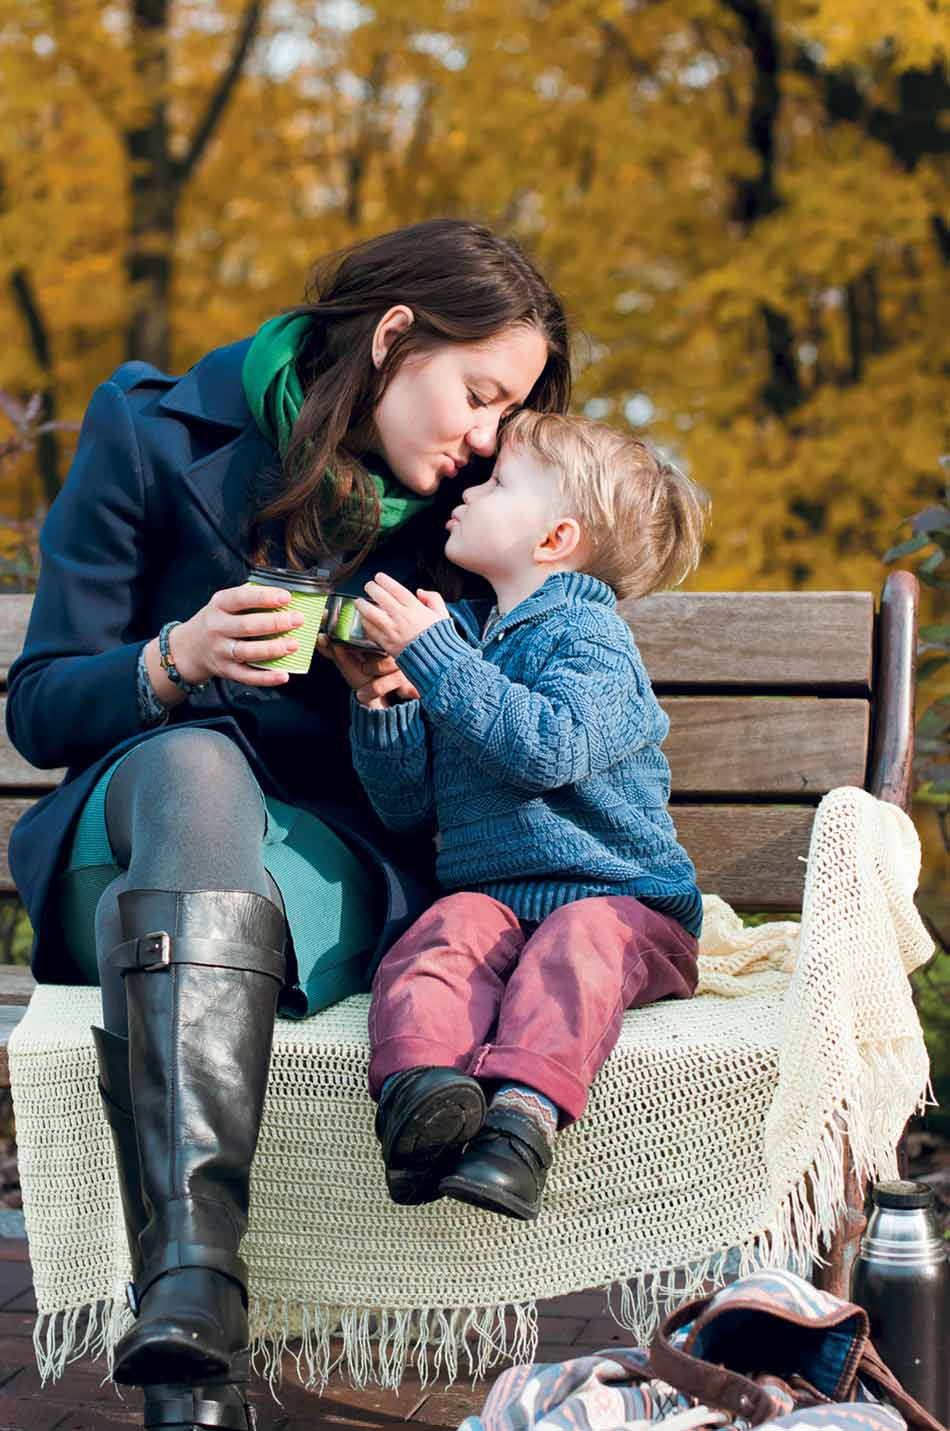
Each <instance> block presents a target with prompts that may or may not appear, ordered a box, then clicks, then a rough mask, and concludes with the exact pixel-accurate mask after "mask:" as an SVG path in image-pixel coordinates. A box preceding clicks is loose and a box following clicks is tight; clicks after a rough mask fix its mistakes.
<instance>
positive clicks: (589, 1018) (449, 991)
mask: <svg viewBox="0 0 950 1431" xmlns="http://www.w3.org/2000/svg"><path fill="white" fill-rule="evenodd" d="M696 951H697V944H696V940H695V939H694V938H693V936H692V935H691V934H687V932H686V930H685V929H683V927H682V926H681V925H680V924H678V923H677V922H676V920H675V919H671V918H669V916H668V915H665V914H660V913H658V912H657V911H656V910H653V909H648V908H647V907H646V905H644V904H641V903H640V901H639V900H637V899H634V898H632V896H629V895H604V896H600V897H597V898H592V899H579V900H577V901H576V902H575V903H574V904H565V905H562V906H561V908H560V909H556V910H554V912H553V913H552V914H549V915H548V917H547V919H544V920H542V921H541V923H540V924H538V925H537V926H533V925H522V924H521V923H520V921H519V920H518V918H517V917H516V915H514V914H513V913H512V912H511V910H510V909H509V908H508V907H507V906H506V905H504V904H501V903H500V902H499V901H498V900H497V899H492V898H491V897H490V896H489V895H486V894H469V893H464V892H462V893H459V894H450V895H446V896H445V897H444V898H443V899H440V900H437V901H436V903H435V904H434V905H433V906H432V908H431V909H429V910H427V911H426V913H425V914H424V915H423V916H422V918H421V919H417V920H416V922H415V924H413V926H412V927H411V929H408V930H407V931H406V933H405V934H404V935H403V936H402V938H401V939H399V940H398V941H397V942H396V943H395V944H394V945H393V947H392V949H390V950H389V952H388V953H387V954H386V956H385V958H384V959H383V961H382V963H381V964H380V966H379V969H378V970H377V971H376V978H375V980H374V983H373V998H372V1002H371V1005H370V1012H369V1037H370V1044H371V1046H372V1059H371V1061H370V1069H369V1087H370V1093H371V1094H372V1096H373V1098H378V1097H379V1092H380V1089H381V1088H382V1086H383V1083H384V1081H385V1080H386V1079H387V1078H388V1077H389V1075H390V1074H392V1073H399V1072H400V1071H401V1070H402V1069H405V1068H418V1067H423V1066H424V1067H430V1066H440V1067H447V1068H459V1069H462V1070H464V1071H465V1072H466V1073H470V1074H472V1075H473V1076H477V1077H478V1078H484V1079H505V1080H510V1081H511V1082H513V1083H525V1084H527V1085H528V1086H529V1087H531V1088H535V1089H537V1090H538V1092H539V1093H543V1094H544V1095H545V1097H547V1098H550V1099H551V1101H552V1102H553V1103H556V1104H557V1106H558V1107H559V1108H560V1109H561V1114H562V1116H561V1122H562V1124H564V1123H572V1122H573V1121H574V1120H575V1119H576V1118H579V1117H580V1116H581V1114H582V1113H583V1111H584V1108H585V1106H586V1103H587V1095H588V1092H589V1090H590V1085H591V1083H592V1082H593V1080H594V1077H595V1075H596V1074H597V1072H598V1071H599V1069H600V1068H601V1067H602V1065H603V1063H604V1060H605V1059H606V1058H607V1055H608V1054H609V1053H610V1051H611V1049H612V1048H613V1047H614V1045H615V1043H616V1042H617V1039H618V1037H619V1035H620V1025H621V1020H622V1018H623V1013H624V1010H625V1009H634V1008H639V1007H641V1006H642V1005H644V1004H652V1003H655V1002H656V1000H657V999H664V998H668V997H671V996H672V997H674V998H681V999H684V998H688V997H689V996H690V994H692V993H693V991H694V989H695V988H696V978H697V974H696Z"/></svg>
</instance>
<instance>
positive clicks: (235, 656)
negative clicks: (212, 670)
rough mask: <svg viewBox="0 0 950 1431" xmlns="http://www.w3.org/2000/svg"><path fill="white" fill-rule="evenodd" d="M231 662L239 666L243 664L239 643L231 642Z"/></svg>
mask: <svg viewBox="0 0 950 1431" xmlns="http://www.w3.org/2000/svg"><path fill="white" fill-rule="evenodd" d="M231 660H232V661H234V662H235V663H236V664H237V665H240V664H241V658H240V656H239V655H238V653H237V641H232V642H231Z"/></svg>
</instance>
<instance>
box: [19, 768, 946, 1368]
mask: <svg viewBox="0 0 950 1431" xmlns="http://www.w3.org/2000/svg"><path fill="white" fill-rule="evenodd" d="M919 865H920V849H919V845H918V842H917V836H916V833H915V831H914V828H913V826H912V824H911V822H910V820H909V819H908V818H907V817H906V816H905V815H904V814H903V813H902V812H901V811H900V810H898V809H897V808H896V807H894V806H892V805H886V804H883V803H881V802H879V801H877V800H875V799H874V798H873V797H871V796H870V795H868V794H866V793H864V792H863V791H861V790H857V789H851V788H847V787H846V788H842V789H839V790H836V791H833V792H832V793H831V794H830V795H828V796H827V797H826V798H825V799H824V800H823V801H822V803H821V805H820V807H819V809H818V812H817V816H816V820H815V825H814V831H813V837H812V843H811V848H810V853H809V858H808V868H807V878H806V888H805V899H804V909H803V917H802V923H801V926H800V927H799V926H798V925H797V924H794V923H773V924H766V925H763V926H761V927H759V928H755V929H745V928H743V926H742V924H741V922H740V920H739V919H738V918H737V916H736V915H735V914H734V913H733V911H732V910H731V909H730V908H729V907H728V906H727V905H726V904H724V903H723V902H722V900H720V899H717V898H716V897H715V896H710V897H708V898H707V899H706V900H705V919H706V923H705V929H704V933H703V938H702V944H701V960H700V964H701V980H700V986H699V996H698V997H697V998H695V999H694V1000H692V1001H690V1002H688V1003H685V1004H681V1003H672V1004H671V1003H667V1004H659V1005H656V1006H654V1007H653V1008H649V1009H643V1010H639V1011H637V1012H634V1013H631V1014H628V1015H627V1017H626V1019H625V1022H624V1028H623V1034H622V1037H621V1040H620V1043H619V1044H618V1046H617V1048H616V1050H615V1051H614V1053H613V1054H612V1055H611V1057H610V1059H609V1060H608V1063H607V1065H606V1067H605V1068H604V1070H603V1072H602V1073H601V1075H600V1077H599V1078H598V1080H597V1082H596V1085H595V1088H594V1092H593V1095H592V1098H591V1102H590V1107H589V1111H588V1113H587V1114H586V1115H585V1117H584V1118H583V1119H582V1120H581V1122H580V1123H579V1124H577V1125H576V1126H575V1127H573V1128H571V1129H569V1130H568V1131H566V1132H565V1133H564V1134H563V1135H562V1136H561V1137H560V1138H559V1140H558V1148H557V1155H556V1159H555V1165H554V1169H553V1171H552V1174H551V1177H550V1179H549V1182H548V1190H547V1193H546V1201H545V1208H544V1211H543V1213H542V1215H541V1217H540V1218H539V1219H538V1221H537V1222H536V1223H534V1224H520V1223H515V1222H510V1221H507V1220H505V1219H502V1218H498V1217H495V1216H492V1215H491V1214H489V1213H484V1212H480V1211H478V1210H476V1209H473V1208H468V1207H464V1206H462V1205H460V1204H457V1203H453V1202H448V1201H442V1202H439V1203H435V1204H433V1205H431V1206H429V1207H423V1208H399V1207H395V1206H394V1205H393V1204H391V1203H390V1202H389V1201H388V1200H387V1197H386V1193H385V1188H384V1184H383V1177H382V1167H381V1164H380V1159H379V1154H378V1151H377V1148H376V1145H375V1142H374V1138H373V1131H372V1109H371V1105H370V1103H369V1099H368V1097H367V1095H366V1091H365V1086H366V1067H367V1059H368V1049H367V1039H366V1009H367V999H366V998H365V997H357V998H353V999H349V1000H347V1001H346V1002H345V1003H343V1004H341V1005H338V1006H337V1007H336V1008H333V1009H330V1010H329V1011H327V1012H326V1013H323V1014H320V1015H317V1016H316V1017H315V1018H313V1019H310V1020H308V1021H307V1022H305V1023H290V1022H284V1021H280V1022H279V1024H278V1029H277V1034H276V1037H275V1041H274V1056H273V1064H272V1072H271V1081H270V1089H269V1093H268V1099H267V1107H266V1113H265V1119H264V1125H263V1128H262V1132H261V1140H260V1146H259V1150H258V1155H257V1159H256V1162H255V1166H254V1172H253V1203H252V1213H251V1227H250V1231H249V1233H248V1236H247V1239H246V1242H245V1245H244V1252H245V1256H246V1257H247V1258H248V1259H249V1262H250V1266H251V1296H252V1315H253V1321H254V1327H255V1332H256V1338H257V1345H258V1349H259V1358H260V1361H259V1364H260V1365H262V1367H263V1370H264V1371H265V1373H267V1374H270V1375H272V1376H276V1375H277V1368H278V1367H279V1361H280V1353H281V1352H282V1350H283V1349H284V1348H285V1347H286V1345H287V1343H288V1342H289V1341H290V1340H291V1339H292V1338H293V1337H299V1338H300V1339H301V1340H300V1343H299V1347H300V1352H299V1357H298V1361H297V1367H298V1371H299V1373H300V1375H301V1377H302V1378H303V1379H304V1380H305V1381H306V1382H307V1383H308V1384H322V1383H323V1382H324V1381H325V1380H326V1378H327V1377H328V1376H329V1375H330V1374H331V1372H333V1371H334V1370H336V1369H338V1368H339V1369H340V1370H342V1371H344V1372H345V1373H348V1374H349V1375H350V1376H351V1377H352V1378H353V1379H354V1380H355V1381H357V1382H365V1381H366V1380H369V1379H378V1380H379V1381H381V1382H382V1383H383V1384H384V1385H387V1386H396V1385H397V1384H398V1382H399V1379H400V1377H401V1375H402V1372H403V1369H404V1368H405V1366H406V1365H407V1364H413V1365H415V1366H416V1367H417V1368H418V1370H419V1371H420V1373H421V1374H422V1376H423V1377H426V1376H427V1375H430V1376H431V1375H448V1376H450V1377H451V1376H454V1375H455V1374H456V1371H457V1370H464V1371H466V1372H469V1373H471V1372H474V1373H475V1374H478V1373H480V1372H483V1371H484V1370H485V1369H486V1368H487V1367H488V1366H489V1365H490V1364H492V1363H493V1362H495V1361H497V1360H499V1359H501V1358H504V1357H511V1358H513V1359H515V1360H524V1361H530V1360H531V1359H532V1355H533V1351H534V1344H535V1320H536V1314H535V1302H536V1299H538V1298H541V1297H554V1296H559V1295H561V1294H562V1293H566V1292H572V1291H577V1290H580V1289H582V1288H590V1287H604V1288H606V1289H611V1292H612V1301H613V1308H614V1311H615V1315H617V1317H618V1319H619V1320H620V1321H621V1322H622V1323H623V1324H624V1325H625V1326H626V1327H628V1328H629V1329H630V1331H631V1334H632V1336H633V1338H634V1339H635V1340H636V1341H643V1340H645V1339H646V1338H647V1337H648V1336H649V1334H650V1332H651V1330H652V1327H653V1325H654V1324H655V1321H656V1318H657V1313H658V1310H659V1309H660V1307H661V1305H662V1304H663V1302H664V1299H667V1298H670V1297H675V1298H677V1299H680V1298H682V1297H685V1296H689V1295H692V1294H693V1293H694V1291H695V1290H696V1289H697V1288H698V1286H699V1284H700V1283H701V1282H703V1281H704V1280H705V1279H712V1280H713V1281H716V1280H721V1279H722V1277H723V1276H724V1274H725V1271H726V1261H727V1257H728V1256H729V1253H730V1249H736V1248H738V1249H739V1251H738V1254H735V1253H733V1257H732V1262H731V1266H733V1267H735V1269H736V1270H737V1271H739V1272H744V1271H746V1270H750V1269H751V1268H752V1267H754V1266H756V1265H760V1264H763V1263H764V1264H786V1263H788V1262H789V1261H791V1262H792V1264H793V1265H795V1264H799V1265H800V1264H803V1263H805V1262H807V1260H808V1259H809V1258H812V1257H815V1256H816V1255H817V1253H818V1247H819V1239H820V1237H821V1236H822V1235H828V1234H830V1233H831V1231H832V1229H833V1227H834V1225H835V1221H836V1219H837V1216H838V1214H839V1213H840V1211H841V1209H842V1206H843V1200H844V1194H843V1189H844V1169H843V1162H844V1156H845V1152H844V1150H845V1146H847V1148H848V1149H849V1151H850V1156H851V1157H852V1158H853V1159H854V1161H855V1164H856V1167H857V1170H858V1172H859V1173H860V1174H861V1175H868V1176H872V1177H879V1176H894V1175H895V1174H896V1167H895V1157H894V1148H895V1145H896V1142H897V1140H898V1138H899V1136H900V1133H901V1130H902V1128H903V1126H904V1123H905V1121H906V1120H907V1118H908V1117H909V1116H910V1115H911V1114H912V1113H913V1112H914V1110H915V1108H916V1107H917V1106H918V1105H919V1103H920V1102H921V1100H922V1098H923V1097H924V1096H925V1094H926V1089H927V1077H928V1065H927V1056H926V1052H925V1048H924V1044H923V1040H922V1037H921V1031H920V1026H919V1023H918V1020H917V1016H916V1013H915V1010H914V1007H913V1003H912V1001H911V996H910V989H909V985H908V981H907V975H908V974H909V973H910V972H911V970H913V969H915V968H917V967H918V966H919V965H920V964H921V963H923V962H924V961H925V960H926V959H927V958H928V957H929V955H930V953H931V943H930V941H929V939H928V937H927V935H926V932H925V930H924V928H923V926H922V924H921V922H920V919H919V917H918V915H917V913H916V911H915V909H914V905H913V893H914V890H915V888H916V883H917V877H918V873H919ZM98 1017H99V1003H98V993H97V991H96V990H91V989H73V988H62V987H54V986H43V987H40V988H39V989H38V990H37V991H36V993H35V995H34V997H33V1001H32V1003H31V1005H30V1008H29V1010H28V1012H27V1014H26V1016H25V1018H24V1019H23V1021H22V1023H21V1024H20V1026H19V1028H18V1029H17V1030H16V1032H15V1034H14V1035H13V1037H12V1038H11V1041H10V1070H11V1078H12V1084H13V1093H14V1098H15V1105H16V1114H17V1132H18V1141H19V1156H20V1172H21V1178H22V1185H23V1202H24V1209H25V1213H26V1223H27V1230H28V1233H29V1239H30V1252H31V1255H32V1259H33V1269H34V1278H35V1286H36V1296H37V1304H38V1308H39V1315H38V1318H37V1325H36V1335H35V1344H36V1350H37V1356H38V1361H39V1366H40V1370H41V1372H42V1374H43V1376H44V1377H48V1376H56V1375H58V1374H59V1373H60V1372H61V1371H62V1370H63V1367H64V1366H65V1364H66V1362H67V1361H68V1360H69V1359H71V1358H72V1357H74V1356H77V1355H81V1354H83V1353H85V1352H91V1353H92V1352H102V1351H108V1350H109V1348H110V1347H111V1345H112V1343H113V1342H114V1340H115V1338H116V1337H117V1336H118V1335H119V1334H120V1333H121V1331H122V1330H123V1329H124V1327H125V1325H127V1323H128V1315H129V1314H128V1313H127V1311H126V1310H125V1303H124V1297H123V1287H124V1283H125V1281H126V1278H127V1276H128V1271H129V1269H128V1255H127V1250H126V1246H125V1236H124V1231H123V1228H122V1221H121V1214H120V1205H119V1196H118V1188H117V1182H116V1177H115V1173H114V1170H113V1163H112V1151H111V1143H110V1135H109V1131H108V1128H107V1125H106V1122H105V1119H104V1117H103V1116H102V1113H101V1111H100V1109H99V1103H98V1097H97V1093H96V1078H95V1061H94V1055H93V1046H92V1040H91V1037H90V1034H89V1025H90V1024H91V1023H92V1022H93V1021H95V1020H97V1019H98ZM845 1134H846V1135H847V1145H846V1144H845V1140H844V1137H843V1135H845ZM809 1188H810V1189H811V1194H810V1195H809ZM608 1295H610V1294H608ZM86 1314H88V1315H86ZM331 1337H332V1338H333V1339H332V1340H331Z"/></svg>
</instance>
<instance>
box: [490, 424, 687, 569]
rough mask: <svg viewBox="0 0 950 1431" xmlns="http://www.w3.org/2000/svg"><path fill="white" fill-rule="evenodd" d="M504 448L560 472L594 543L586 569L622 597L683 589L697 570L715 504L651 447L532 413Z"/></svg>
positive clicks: (570, 504) (509, 431)
mask: <svg viewBox="0 0 950 1431" xmlns="http://www.w3.org/2000/svg"><path fill="white" fill-rule="evenodd" d="M502 442H503V443H504V445H505V446H506V447H508V446H512V447H522V448H525V449H527V450H528V451H529V452H533V453H534V454H535V456H537V457H538V458H539V459H540V460H541V461H542V462H544V463H545V464H547V465H549V466H551V467H553V468H555V470H556V471H557V473H558V475H559V479H560V480H559V489H558V500H559V501H560V503H561V504H562V505H566V506H567V508H568V509H569V514H570V515H571V516H574V517H576V518H577V520H578V521H579V522H580V524H581V527H582V528H583V532H584V537H585V538H586V540H587V542H588V543H589V552H588V555H587V556H586V558H585V560H584V561H583V564H582V566H581V568H580V569H581V570H583V571H586V572H587V573H588V574H589V575H590V576H596V577H599V578H600V580H601V581H605V582H606V583H607V585H608V586H611V587H613V589H614V591H615V592H616V593H617V595H618V596H620V597H624V596H647V595H649V593H650V592H651V591H660V590H662V589H663V588H664V587H668V586H676V585H678V584H679V582H681V581H682V580H683V579H684V577H686V576H687V575H688V574H689V573H690V572H691V571H692V570H693V569H694V568H695V567H696V566H697V565H698V563H699V558H700V554H701V552H702V547H703V527H704V525H705V521H706V517H707V514H708V511H709V497H708V495H707V493H706V492H705V491H704V490H703V488H702V487H700V486H699V485H698V483H696V482H693V481H691V479H690V478H689V477H686V476H684V474H683V473H682V472H680V471H678V470H677V468H675V467H674V466H673V465H672V463H670V462H665V461H664V460H663V459H662V458H661V457H660V456H659V455H658V454H657V453H656V452H654V450H653V448H652V447H649V446H648V445H647V444H646V443H645V442H641V441H640V440H639V439H638V438H636V437H631V436H630V434H629V433H625V432H618V431H617V430H616V428H613V427H608V426H607V424H606V423H603V422H593V421H591V419H589V418H585V417H571V416H562V415H561V414H560V413H553V412H552V413H548V412H531V411H529V410H528V409H524V410H522V411H521V412H517V413H515V415H514V416H513V417H512V418H511V419H510V420H509V422H508V423H507V424H506V425H505V428H504V432H503V434H502ZM561 515H568V513H567V512H562V513H561Z"/></svg>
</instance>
